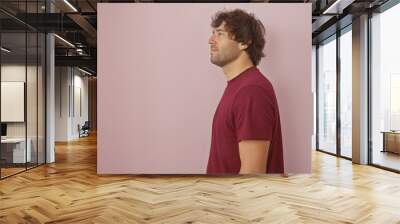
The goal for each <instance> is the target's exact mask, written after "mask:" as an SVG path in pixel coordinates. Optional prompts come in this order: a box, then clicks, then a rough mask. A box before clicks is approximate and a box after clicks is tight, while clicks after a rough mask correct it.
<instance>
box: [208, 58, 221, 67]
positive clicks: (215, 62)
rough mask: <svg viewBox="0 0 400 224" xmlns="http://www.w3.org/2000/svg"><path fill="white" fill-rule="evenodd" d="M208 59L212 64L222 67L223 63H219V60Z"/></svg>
mask: <svg viewBox="0 0 400 224" xmlns="http://www.w3.org/2000/svg"><path fill="white" fill-rule="evenodd" d="M210 61H211V63H212V64H214V65H216V66H218V67H223V66H224V64H223V63H221V62H220V61H215V60H212V59H211V60H210Z"/></svg>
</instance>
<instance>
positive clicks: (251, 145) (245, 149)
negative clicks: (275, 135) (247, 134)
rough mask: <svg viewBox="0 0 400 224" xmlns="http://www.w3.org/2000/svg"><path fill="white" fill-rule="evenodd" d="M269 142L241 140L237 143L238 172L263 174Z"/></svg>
mask: <svg viewBox="0 0 400 224" xmlns="http://www.w3.org/2000/svg"><path fill="white" fill-rule="evenodd" d="M270 143H271V142H270V141H263V140H243V141H240V142H239V155H240V162H241V166H240V172H239V174H245V173H265V171H266V167H267V158H268V150H269V146H270Z"/></svg>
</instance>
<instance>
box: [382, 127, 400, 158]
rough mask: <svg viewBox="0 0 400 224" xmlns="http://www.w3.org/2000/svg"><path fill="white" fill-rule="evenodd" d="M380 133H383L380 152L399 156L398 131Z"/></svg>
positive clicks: (399, 141)
mask: <svg viewBox="0 0 400 224" xmlns="http://www.w3.org/2000/svg"><path fill="white" fill-rule="evenodd" d="M381 133H383V150H382V152H392V153H397V154H400V131H382V132H381Z"/></svg>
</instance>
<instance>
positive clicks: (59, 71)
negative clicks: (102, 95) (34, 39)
mask: <svg viewBox="0 0 400 224" xmlns="http://www.w3.org/2000/svg"><path fill="white" fill-rule="evenodd" d="M83 75H84V74H83V73H82V72H80V71H79V70H77V69H76V68H72V67H56V81H55V90H56V91H55V123H56V128H55V129H56V130H55V140H56V141H69V140H73V139H77V138H78V137H79V133H78V124H80V125H83V124H84V122H85V121H87V120H88V77H87V76H83ZM79 95H80V97H79ZM79 101H81V102H79ZM79 105H81V110H82V111H81V113H80V111H79Z"/></svg>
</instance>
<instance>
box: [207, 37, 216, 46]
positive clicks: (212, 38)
mask: <svg viewBox="0 0 400 224" xmlns="http://www.w3.org/2000/svg"><path fill="white" fill-rule="evenodd" d="M208 43H209V44H215V38H214V35H211V36H210V38H208Z"/></svg>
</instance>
